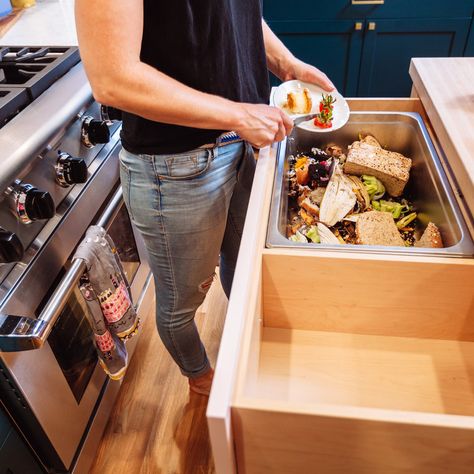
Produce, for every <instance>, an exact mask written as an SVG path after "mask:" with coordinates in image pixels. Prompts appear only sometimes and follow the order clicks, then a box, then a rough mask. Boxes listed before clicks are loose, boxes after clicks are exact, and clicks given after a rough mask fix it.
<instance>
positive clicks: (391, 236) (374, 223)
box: [356, 211, 405, 247]
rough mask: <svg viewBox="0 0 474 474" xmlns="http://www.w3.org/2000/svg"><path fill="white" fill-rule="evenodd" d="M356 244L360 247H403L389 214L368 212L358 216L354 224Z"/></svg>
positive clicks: (403, 244)
mask: <svg viewBox="0 0 474 474" xmlns="http://www.w3.org/2000/svg"><path fill="white" fill-rule="evenodd" d="M356 236H357V243H358V244H361V245H394V246H397V247H403V246H405V241H404V240H403V239H402V237H401V235H400V232H398V228H397V226H396V225H395V221H394V220H393V216H392V214H391V213H390V212H381V211H369V212H364V213H362V214H360V215H359V216H358V218H357V222H356Z"/></svg>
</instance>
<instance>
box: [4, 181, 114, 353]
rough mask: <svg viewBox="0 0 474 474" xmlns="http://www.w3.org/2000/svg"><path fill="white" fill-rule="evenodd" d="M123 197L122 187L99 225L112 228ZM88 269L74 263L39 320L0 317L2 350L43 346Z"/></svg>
mask: <svg viewBox="0 0 474 474" xmlns="http://www.w3.org/2000/svg"><path fill="white" fill-rule="evenodd" d="M122 196H123V195H122V188H121V187H119V188H118V189H117V191H116V192H115V194H114V195H113V196H112V199H111V201H110V203H109V204H108V205H107V207H106V209H105V210H104V212H103V214H102V215H101V216H100V218H99V219H98V221H97V223H96V225H98V226H101V227H104V228H105V229H107V228H108V227H109V226H110V224H111V223H112V222H113V220H114V218H115V216H116V215H117V213H118V212H119V210H120V207H121V205H122ZM85 270H86V264H85V262H84V260H74V262H73V263H72V265H71V267H70V268H69V270H68V271H67V272H66V274H65V275H64V277H63V278H62V280H61V281H60V283H59V285H58V286H57V288H56V289H55V290H54V292H53V294H52V295H51V298H50V299H49V301H48V302H47V303H46V305H45V307H44V308H43V310H42V311H41V314H40V315H39V317H38V318H37V319H34V318H29V317H27V316H16V315H10V314H0V351H2V352H18V351H27V350H31V349H39V348H40V347H42V346H43V345H44V344H45V342H46V340H47V339H48V336H49V334H50V333H51V330H52V329H53V327H54V325H55V323H56V321H57V319H58V317H59V315H60V314H61V311H62V310H63V308H64V305H65V304H66V302H67V300H68V298H69V296H70V295H71V293H72V292H73V291H74V289H75V287H76V285H77V283H78V281H79V279H80V278H81V276H82V274H83V273H84V271H85Z"/></svg>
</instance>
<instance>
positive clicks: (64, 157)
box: [56, 152, 87, 188]
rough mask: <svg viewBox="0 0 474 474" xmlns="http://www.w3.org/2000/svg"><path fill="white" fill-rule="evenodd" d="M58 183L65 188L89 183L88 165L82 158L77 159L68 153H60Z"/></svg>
mask: <svg viewBox="0 0 474 474" xmlns="http://www.w3.org/2000/svg"><path fill="white" fill-rule="evenodd" d="M56 181H57V182H58V183H59V185H60V186H62V187H63V188H67V187H68V186H70V185H71V184H79V183H85V182H86V181H87V164H86V162H85V161H84V160H83V159H82V158H75V157H73V156H71V155H69V154H68V153H64V152H59V156H58V161H57V163H56Z"/></svg>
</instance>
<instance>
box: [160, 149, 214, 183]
mask: <svg viewBox="0 0 474 474" xmlns="http://www.w3.org/2000/svg"><path fill="white" fill-rule="evenodd" d="M213 156H214V154H213V150H212V149H203V150H196V151H193V152H191V153H180V154H177V155H166V156H160V155H157V156H155V166H156V170H157V175H158V177H159V178H160V179H169V180H184V179H193V178H197V177H198V176H201V175H202V174H204V173H205V172H206V171H207V170H208V169H209V166H210V165H211V162H212V159H213ZM158 160H159V161H160V163H158Z"/></svg>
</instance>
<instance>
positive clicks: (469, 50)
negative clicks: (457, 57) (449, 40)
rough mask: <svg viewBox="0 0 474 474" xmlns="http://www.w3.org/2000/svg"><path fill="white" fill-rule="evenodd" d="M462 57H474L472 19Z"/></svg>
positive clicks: (473, 27)
mask: <svg viewBox="0 0 474 474" xmlns="http://www.w3.org/2000/svg"><path fill="white" fill-rule="evenodd" d="M464 56H474V19H473V20H472V21H471V29H470V32H469V36H468V38H467V43H466V49H465V50H464Z"/></svg>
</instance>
